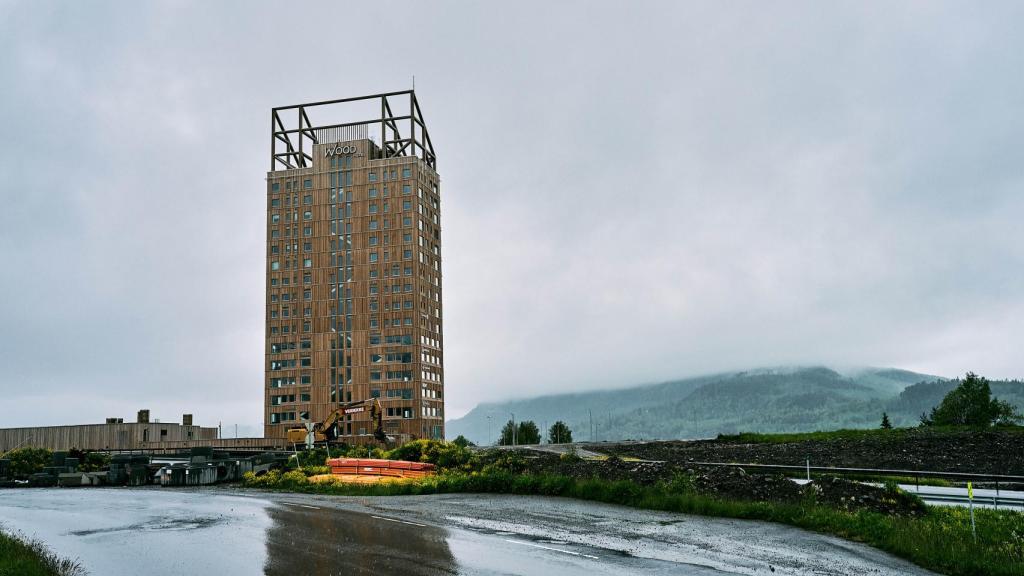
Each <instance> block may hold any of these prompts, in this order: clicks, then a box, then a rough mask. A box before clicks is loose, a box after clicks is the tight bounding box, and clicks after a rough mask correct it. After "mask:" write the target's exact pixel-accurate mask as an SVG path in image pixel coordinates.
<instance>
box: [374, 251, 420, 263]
mask: <svg viewBox="0 0 1024 576" xmlns="http://www.w3.org/2000/svg"><path fill="white" fill-rule="evenodd" d="M390 254H391V253H390V252H388V251H387V250H385V251H384V261H385V262H387V261H388V258H389V256H390ZM377 260H378V254H377V253H376V252H370V264H376V263H377ZM402 260H412V250H402Z"/></svg>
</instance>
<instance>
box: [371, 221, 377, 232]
mask: <svg viewBox="0 0 1024 576" xmlns="http://www.w3.org/2000/svg"><path fill="white" fill-rule="evenodd" d="M376 229H377V221H376V220H370V230H376Z"/></svg>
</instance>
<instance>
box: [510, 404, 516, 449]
mask: <svg viewBox="0 0 1024 576" xmlns="http://www.w3.org/2000/svg"><path fill="white" fill-rule="evenodd" d="M511 414H512V445H513V446H515V445H516V413H515V412H512V413H511Z"/></svg>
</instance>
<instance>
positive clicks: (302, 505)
mask: <svg viewBox="0 0 1024 576" xmlns="http://www.w3.org/2000/svg"><path fill="white" fill-rule="evenodd" d="M281 504H284V505H285V506H301V507H302V508H310V509H312V510H319V509H320V507H319V506H307V505H306V504H296V503H294V502H281Z"/></svg>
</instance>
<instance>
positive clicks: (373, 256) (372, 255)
mask: <svg viewBox="0 0 1024 576" xmlns="http://www.w3.org/2000/svg"><path fill="white" fill-rule="evenodd" d="M375 262H377V253H376V252H370V263H371V264H373V263H375Z"/></svg>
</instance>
